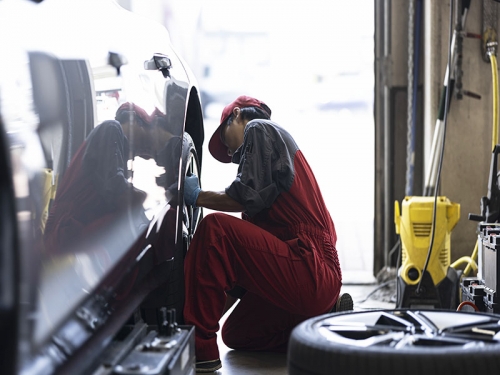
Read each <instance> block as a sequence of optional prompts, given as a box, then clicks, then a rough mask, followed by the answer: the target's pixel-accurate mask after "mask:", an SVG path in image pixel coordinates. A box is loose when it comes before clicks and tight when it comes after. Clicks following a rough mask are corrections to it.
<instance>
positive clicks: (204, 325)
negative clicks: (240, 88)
mask: <svg viewBox="0 0 500 375" xmlns="http://www.w3.org/2000/svg"><path fill="white" fill-rule="evenodd" d="M232 161H233V162H236V163H238V164H239V169H238V175H237V177H236V179H235V180H234V181H233V183H232V184H231V185H230V186H229V187H228V188H227V189H226V193H227V194H228V195H229V196H230V197H231V198H233V199H235V200H236V201H238V202H240V203H241V204H243V205H244V206H245V209H246V211H245V213H244V214H243V220H241V219H238V218H236V217H234V216H230V215H226V214H223V213H214V214H210V215H208V216H206V217H205V218H204V219H203V220H202V221H201V222H200V224H199V227H198V229H197V231H196V233H195V235H194V238H193V241H192V242H191V245H190V248H189V251H188V253H187V256H186V260H185V277H186V304H185V309H184V319H185V322H186V324H192V325H194V326H195V327H196V329H195V339H196V358H197V360H198V361H204V360H214V359H217V358H219V351H218V348H217V340H216V332H217V331H218V330H219V320H220V319H221V316H222V313H223V309H224V305H225V301H226V292H229V293H230V294H231V291H232V290H234V288H236V289H244V290H246V293H245V294H244V295H243V296H242V298H241V301H240V302H239V304H238V305H237V306H236V307H235V309H234V310H233V312H232V313H231V315H230V316H229V317H228V318H227V320H226V322H225V324H224V327H223V328H222V338H223V340H224V343H225V344H226V345H227V346H228V347H230V348H233V349H243V350H255V351H257V350H259V351H261V350H266V351H281V352H284V351H286V348H287V343H288V339H289V336H290V333H291V331H292V329H293V328H294V327H295V326H296V325H297V324H298V323H300V322H302V321H304V320H306V319H308V318H310V317H313V316H316V315H319V314H323V313H327V312H328V311H330V310H331V309H332V307H333V305H334V303H335V302H336V300H337V298H338V296H339V292H340V287H341V285H342V281H341V280H342V276H341V271H340V265H339V261H338V255H337V251H336V249H335V243H336V239H337V236H336V233H335V227H334V224H333V221H332V219H331V217H330V214H329V212H328V210H327V208H326V206H325V203H324V200H323V197H322V195H321V192H320V189H319V187H318V184H317V182H316V179H315V177H314V175H313V173H312V171H311V168H310V167H309V165H308V164H307V161H306V159H305V158H304V156H303V155H302V152H301V151H300V150H299V149H298V147H297V145H296V143H295V142H294V140H293V139H292V137H291V136H290V134H289V133H287V132H286V131H285V130H284V129H282V128H281V127H279V126H278V125H277V124H276V123H274V122H272V121H269V120H253V121H250V122H249V123H248V124H247V126H246V128H245V136H244V142H243V145H242V146H241V147H240V148H239V149H238V150H237V151H236V152H235V154H234V155H233V159H232Z"/></svg>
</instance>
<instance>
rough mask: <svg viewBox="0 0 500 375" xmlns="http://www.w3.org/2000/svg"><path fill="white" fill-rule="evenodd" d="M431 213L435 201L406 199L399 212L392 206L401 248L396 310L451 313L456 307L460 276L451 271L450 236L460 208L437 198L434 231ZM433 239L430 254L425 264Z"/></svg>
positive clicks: (447, 200)
mask: <svg viewBox="0 0 500 375" xmlns="http://www.w3.org/2000/svg"><path fill="white" fill-rule="evenodd" d="M433 211H434V197H422V196H412V197H405V199H404V200H403V202H402V210H401V211H400V208H399V202H398V201H396V202H395V205H394V215H395V218H394V221H395V224H396V233H397V234H399V235H400V238H401V246H402V252H401V254H402V259H401V266H400V268H399V270H398V277H397V301H396V307H397V308H402V307H409V308H444V309H450V308H456V305H457V303H458V301H457V299H458V284H459V274H458V272H457V271H456V270H455V269H454V268H453V267H450V262H451V246H450V235H451V231H452V230H453V228H454V227H455V225H456V224H457V223H458V220H459V219H460V204H458V203H453V202H450V200H449V199H448V198H446V197H443V196H440V197H437V201H436V213H435V215H436V218H435V226H434V228H433V227H432V222H433V215H434V213H433ZM400 212H401V213H400ZM433 230H434V233H432V231H433ZM432 236H433V245H432V251H431V255H430V258H429V259H428V260H426V258H427V255H428V250H429V246H430V243H431V237H432ZM426 261H427V267H425V271H424V266H425V264H426Z"/></svg>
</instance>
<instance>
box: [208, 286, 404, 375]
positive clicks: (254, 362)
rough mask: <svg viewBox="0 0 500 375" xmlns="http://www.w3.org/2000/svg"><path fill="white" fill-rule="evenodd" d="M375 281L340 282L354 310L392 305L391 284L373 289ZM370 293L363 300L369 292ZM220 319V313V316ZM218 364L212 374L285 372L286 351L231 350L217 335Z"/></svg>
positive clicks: (240, 374)
mask: <svg viewBox="0 0 500 375" xmlns="http://www.w3.org/2000/svg"><path fill="white" fill-rule="evenodd" d="M377 287H378V285H377V284H370V285H344V286H343V287H342V293H349V294H351V296H352V298H353V300H354V310H356V311H361V310H367V309H368V310H369V309H379V308H387V309H393V308H394V307H395V303H394V302H390V297H391V296H392V294H393V291H394V288H388V289H385V292H384V290H381V291H380V292H376V289H377ZM372 292H373V295H371V296H370V298H368V299H367V300H366V301H364V300H365V299H366V298H367V296H369V295H370V293H372ZM223 321H224V317H223V318H222V320H221V325H222V322H223ZM218 342H219V351H220V354H221V361H222V368H221V369H220V370H219V371H217V372H216V373H215V374H220V375H256V374H259V375H286V374H287V373H288V372H287V368H286V354H276V353H254V352H242V351H236V350H231V349H229V348H228V347H227V346H225V345H224V343H223V342H222V340H221V339H220V335H219V337H218Z"/></svg>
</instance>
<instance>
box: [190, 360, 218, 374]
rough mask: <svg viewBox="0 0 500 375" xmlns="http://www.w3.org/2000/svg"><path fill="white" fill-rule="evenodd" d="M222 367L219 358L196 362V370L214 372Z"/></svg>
mask: <svg viewBox="0 0 500 375" xmlns="http://www.w3.org/2000/svg"><path fill="white" fill-rule="evenodd" d="M221 367H222V363H221V361H220V359H214V360H212V361H200V362H196V372H214V371H217V370H218V369H220V368H221Z"/></svg>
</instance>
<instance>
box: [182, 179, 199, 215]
mask: <svg viewBox="0 0 500 375" xmlns="http://www.w3.org/2000/svg"><path fill="white" fill-rule="evenodd" d="M200 191H201V188H200V181H199V180H198V176H196V175H195V174H192V175H190V176H186V179H185V180H184V202H185V203H186V204H187V205H188V206H193V207H196V200H197V199H198V195H199V194H200Z"/></svg>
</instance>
